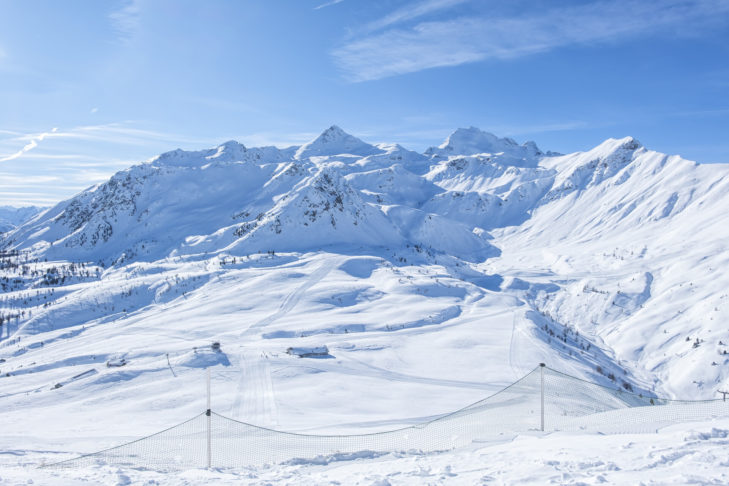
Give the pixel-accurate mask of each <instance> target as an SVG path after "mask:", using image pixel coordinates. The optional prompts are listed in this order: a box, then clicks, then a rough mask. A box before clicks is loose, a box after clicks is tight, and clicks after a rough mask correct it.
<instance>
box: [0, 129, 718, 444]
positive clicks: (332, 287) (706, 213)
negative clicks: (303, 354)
mask: <svg viewBox="0 0 729 486" xmlns="http://www.w3.org/2000/svg"><path fill="white" fill-rule="evenodd" d="M727 204H729V166H727V165H700V164H696V163H694V162H690V161H687V160H684V159H682V158H680V157H678V156H668V155H665V154H661V153H658V152H654V151H651V150H648V149H646V148H645V147H643V146H642V145H641V144H640V143H639V142H637V141H636V140H635V139H633V138H623V139H609V140H607V141H605V142H604V143H602V144H600V145H599V146H597V147H595V148H593V149H591V150H588V151H586V152H578V153H574V154H567V155H560V154H556V153H553V152H544V151H542V150H540V149H539V148H538V147H537V146H536V144H534V143H533V142H527V143H525V144H521V145H520V144H518V143H517V142H515V141H513V140H511V139H502V138H498V137H496V136H494V135H492V134H489V133H485V132H482V131H480V130H478V129H476V128H468V129H459V130H457V131H455V132H454V133H453V134H452V135H451V136H450V137H448V139H447V140H446V141H445V142H444V143H443V144H442V145H440V146H439V147H433V148H430V149H428V150H427V151H426V152H425V153H423V154H418V153H416V152H413V151H410V150H407V149H405V148H403V147H401V146H400V145H397V144H369V143H366V142H364V141H362V140H360V139H358V138H356V137H354V136H352V135H349V134H347V133H345V132H344V131H343V130H341V129H340V128H338V127H336V126H332V127H331V128H329V129H327V130H326V131H324V132H323V133H322V134H321V135H320V136H319V137H317V138H316V139H315V140H313V141H312V142H310V143H307V144H304V145H302V146H300V147H291V148H288V149H278V148H275V147H263V148H247V147H244V146H243V145H241V144H238V143H237V142H227V143H224V144H222V145H220V146H218V147H215V148H212V149H208V150H201V151H195V152H187V151H182V150H175V151H172V152H168V153H165V154H162V155H160V156H158V157H156V158H154V159H151V160H149V161H147V162H145V163H142V164H139V165H135V166H133V167H130V168H129V169H126V170H124V171H121V172H119V173H117V174H115V175H114V176H113V177H111V178H110V179H109V180H108V181H106V182H104V183H102V184H99V185H97V186H94V187H92V188H90V189H88V190H86V191H83V192H81V193H80V194H78V195H76V196H75V197H73V198H71V199H69V200H67V201H63V202H61V203H59V204H57V205H56V206H55V207H53V208H50V209H48V210H47V211H45V212H44V213H42V214H41V215H39V216H37V217H34V218H32V219H30V220H28V221H25V222H24V223H22V224H20V225H19V226H18V227H17V228H13V229H11V230H10V231H8V232H7V233H5V234H3V236H2V240H1V245H2V250H3V254H2V258H1V259H0V261H1V262H2V265H0V268H1V269H2V270H1V271H2V274H0V285H2V292H3V293H2V294H0V317H1V318H2V327H0V360H1V361H0V375H1V377H0V380H2V384H3V390H4V394H3V395H2V396H0V405H2V406H3V407H4V409H5V410H18V411H19V410H22V411H23V412H22V414H21V412H10V413H7V414H6V419H5V424H6V426H7V427H9V428H10V429H12V428H13V427H17V428H18V430H21V428H22V425H23V423H24V420H25V419H24V417H23V415H24V414H27V413H29V412H28V411H29V410H37V411H38V413H41V412H42V413H43V414H46V415H48V416H49V417H50V416H58V414H61V413H62V414H65V416H68V417H70V418H69V420H75V419H78V420H81V415H79V414H80V413H81V412H79V411H78V410H79V409H82V408H83V407H85V406H91V405H92V404H93V406H105V405H107V404H108V403H110V400H121V402H122V403H123V406H121V407H120V406H119V405H118V404H117V405H116V407H115V408H116V409H120V411H119V413H120V414H121V415H124V414H126V413H128V414H129V417H132V416H134V419H133V420H148V421H149V422H145V423H146V424H147V425H149V428H150V430H154V428H155V426H156V425H160V424H161V420H162V419H161V418H159V417H157V418H154V417H153V416H150V415H148V414H147V415H144V414H141V415H143V416H144V417H145V418H143V419H139V414H138V412H139V411H140V408H144V407H147V408H146V409H148V408H149V407H151V408H152V409H154V410H159V411H160V412H164V413H166V414H167V417H169V414H173V415H174V416H175V417H180V418H186V414H193V412H194V411H196V410H197V409H198V408H199V407H198V405H199V404H196V403H192V402H191V401H190V400H189V396H188V395H189V393H191V392H190V391H189V390H190V388H189V387H188V385H189V386H193V385H192V383H196V381H195V380H198V379H200V375H199V373H197V371H198V370H199V369H200V368H201V367H206V366H213V367H215V369H216V370H225V373H222V372H221V373H220V374H219V375H217V378H216V380H217V382H216V383H217V389H218V394H217V395H216V400H217V404H218V405H217V407H218V409H220V410H222V411H224V412H226V414H227V415H229V416H232V417H233V418H239V419H245V420H246V421H248V422H253V423H257V424H261V425H265V426H269V427H280V428H283V429H288V430H291V429H306V428H310V427H315V426H321V425H323V424H330V425H331V424H335V423H336V424H350V426H351V427H358V426H354V425H351V424H353V423H355V422H357V423H360V424H361V422H364V421H370V425H372V426H378V425H379V426H385V425H387V424H385V422H381V421H382V420H384V419H385V418H387V420H394V421H398V420H400V421H408V420H414V419H415V417H413V416H412V409H411V408H409V407H405V406H404V404H408V403H418V404H423V406H422V407H419V408H418V410H419V412H418V413H420V414H422V416H433V415H437V414H439V413H443V412H446V411H449V410H454V409H456V408H458V407H460V406H462V405H463V404H465V403H470V402H472V401H474V400H476V399H479V398H481V397H483V395H484V394H485V393H487V392H488V390H495V389H497V388H498V387H499V386H500V385H502V384H506V383H509V382H511V381H513V380H514V379H515V378H518V377H520V376H522V375H523V374H525V373H526V372H527V371H529V370H531V369H533V368H534V366H535V365H536V364H537V363H539V362H547V363H549V365H550V366H551V367H552V368H556V369H562V370H565V371H567V372H569V373H571V374H574V375H578V376H581V377H584V378H586V379H589V380H592V381H598V382H600V383H603V384H605V385H610V386H620V387H624V388H626V389H632V390H636V391H640V392H642V393H646V394H658V395H668V396H673V397H680V398H688V399H690V398H699V397H713V396H715V393H716V391H717V390H719V389H725V388H726V387H727V386H729V355H728V354H726V353H727V352H729V329H728V328H727V327H726V325H725V324H724V323H725V322H726V321H727V318H729V293H728V292H727V290H726V289H727V287H729V277H727V276H726V275H725V272H723V269H724V268H726V266H727V265H726V264H727V260H728V259H729V251H727V250H729V248H728V246H729V243H727V241H729V238H727V230H726V225H725V224H724V221H725V219H726V218H725V210H726V207H727ZM214 341H217V342H219V343H221V351H213V350H211V349H210V348H209V345H210V343H212V342H214ZM323 346H326V349H327V350H328V354H327V355H326V359H313V358H299V357H297V356H293V355H291V354H290V353H289V354H287V353H286V350H287V349H288V348H296V349H299V348H302V347H303V348H306V347H312V348H316V349H323V348H322V347H323ZM228 372H230V373H228ZM56 385H59V386H56ZM194 386H197V385H194ZM444 390H447V393H442V392H443V391H444ZM31 392H32V393H31ZM133 396H134V397H146V398H144V399H142V400H141V401H140V400H138V399H137V400H136V401H135V400H132V398H130V397H133ZM29 397H32V399H31V398H29ZM184 397H188V400H187V401H183V402H180V400H183V398H184ZM322 397H326V400H324V399H323V398H322ZM365 397H366V398H365ZM363 400H366V403H367V404H368V406H367V407H362V406H361V404H362V403H363ZM188 402H189V403H188ZM180 403H187V404H186V405H179V404H180ZM324 405H326V407H325V408H324ZM146 409H145V410H146ZM74 417H75V419H74ZM130 420H131V419H130ZM171 421H172V422H174V420H171ZM43 423H44V426H45V430H47V432H48V433H49V434H51V435H53V434H54V433H56V434H62V433H63V430H64V429H63V428H62V427H61V425H59V424H54V423H52V421H48V422H47V423H46V422H45V421H43ZM118 423H119V425H118V426H117V425H113V424H112V425H110V427H111V432H109V433H110V434H111V435H114V433H117V435H118V436H121V435H124V434H123V427H122V424H123V423H124V420H119V421H118ZM166 423H169V421H168V422H166ZM388 423H389V422H388ZM114 427H117V429H118V430H117V429H115V428H114ZM13 430H14V429H13ZM79 430H81V431H82V432H85V433H88V434H90V435H98V431H97V430H96V429H94V426H93V424H86V425H84V426H81V428H80V429H79ZM114 431H116V432H114Z"/></svg>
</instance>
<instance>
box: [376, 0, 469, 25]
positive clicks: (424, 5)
mask: <svg viewBox="0 0 729 486" xmlns="http://www.w3.org/2000/svg"><path fill="white" fill-rule="evenodd" d="M469 1H471V0H421V1H418V2H413V3H410V4H408V5H406V6H405V7H402V8H399V9H397V10H395V11H394V12H392V13H390V14H388V15H386V16H384V17H382V18H381V19H378V20H375V21H374V22H370V23H369V24H367V25H365V27H364V31H365V32H373V31H376V30H380V29H384V28H385V27H389V26H391V25H395V24H399V23H402V22H406V21H409V20H414V19H417V18H419V17H422V16H424V15H428V14H431V13H434V12H437V11H440V10H447V9H449V8H453V7H455V6H456V5H459V4H462V3H466V2H469Z"/></svg>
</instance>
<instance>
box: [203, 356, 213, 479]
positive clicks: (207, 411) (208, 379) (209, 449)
mask: <svg viewBox="0 0 729 486" xmlns="http://www.w3.org/2000/svg"><path fill="white" fill-rule="evenodd" d="M207 382H208V409H207V410H206V411H205V415H207V417H208V430H207V433H208V434H207V435H208V441H207V442H208V469H210V465H211V464H212V450H211V449H212V447H211V443H210V442H211V440H210V439H211V433H210V422H211V420H212V412H211V411H210V368H208V369H207Z"/></svg>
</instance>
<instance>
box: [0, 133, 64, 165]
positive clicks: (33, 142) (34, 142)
mask: <svg viewBox="0 0 729 486" xmlns="http://www.w3.org/2000/svg"><path fill="white" fill-rule="evenodd" d="M56 132H58V128H53V129H52V130H51V131H50V132H44V133H39V134H36V135H33V136H32V137H31V138H30V140H29V141H28V143H26V144H25V145H24V146H23V147H22V148H21V149H20V150H18V151H17V152H15V153H12V154H10V155H6V156H5V157H0V162H9V161H11V160H15V159H18V158H20V157H22V156H23V155H25V154H27V153H28V152H30V151H31V150H33V149H34V148H36V147H37V146H38V144H39V143H40V142H42V141H43V140H44V139H45V138H47V137H49V136H53V134H55V133H56Z"/></svg>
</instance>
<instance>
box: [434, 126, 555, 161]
mask: <svg viewBox="0 0 729 486" xmlns="http://www.w3.org/2000/svg"><path fill="white" fill-rule="evenodd" d="M483 153H488V154H498V153H504V154H507V155H510V156H512V157H516V158H518V159H535V158H536V157H539V156H541V155H543V153H542V151H541V150H539V147H537V145H536V144H535V143H534V142H526V143H524V144H523V145H519V144H518V143H516V141H514V140H513V139H511V138H508V137H504V138H500V137H497V136H496V135H494V134H493V133H490V132H485V131H483V130H481V129H479V128H476V127H473V126H472V127H468V128H459V129H457V130H456V131H455V132H453V133H451V134H450V135H449V136H448V138H447V139H446V140H445V142H443V143H442V144H441V145H439V146H438V147H430V148H429V149H428V150H426V151H425V155H427V156H429V157H434V158H439V157H448V156H450V155H476V154H483Z"/></svg>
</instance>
